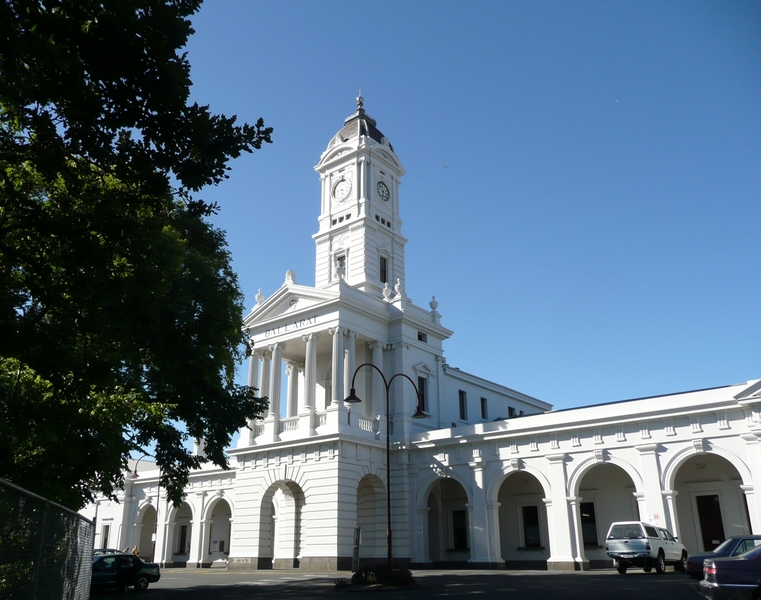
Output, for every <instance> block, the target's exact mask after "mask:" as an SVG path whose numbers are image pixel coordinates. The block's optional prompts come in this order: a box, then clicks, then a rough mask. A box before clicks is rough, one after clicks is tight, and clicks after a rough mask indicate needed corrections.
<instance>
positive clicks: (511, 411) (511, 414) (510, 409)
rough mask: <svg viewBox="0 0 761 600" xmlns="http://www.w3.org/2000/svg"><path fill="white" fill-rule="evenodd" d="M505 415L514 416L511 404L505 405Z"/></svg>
mask: <svg viewBox="0 0 761 600" xmlns="http://www.w3.org/2000/svg"><path fill="white" fill-rule="evenodd" d="M507 416H508V417H514V416H515V409H514V408H513V407H512V406H508V407H507Z"/></svg>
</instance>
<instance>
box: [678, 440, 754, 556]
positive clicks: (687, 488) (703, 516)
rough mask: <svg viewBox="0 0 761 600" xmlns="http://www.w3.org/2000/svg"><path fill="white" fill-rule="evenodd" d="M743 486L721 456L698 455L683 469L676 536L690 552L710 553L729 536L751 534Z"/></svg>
mask: <svg viewBox="0 0 761 600" xmlns="http://www.w3.org/2000/svg"><path fill="white" fill-rule="evenodd" d="M742 483H743V481H742V477H741V476H740V473H739V472H738V470H737V469H736V468H735V467H734V465H732V463H730V462H729V461H728V460H727V459H726V458H724V457H722V456H719V455H717V454H711V453H708V454H695V455H693V456H691V457H690V458H688V459H687V460H685V461H684V463H682V464H681V465H680V466H679V469H678V470H677V472H676V477H675V479H674V491H675V492H676V497H675V498H674V505H675V512H676V519H675V520H676V523H677V526H678V527H677V532H675V533H677V534H678V536H679V541H681V542H682V543H683V544H684V546H685V548H687V552H689V553H690V554H696V553H698V552H707V551H709V550H713V549H714V548H715V547H716V546H718V545H719V544H720V543H721V542H722V541H724V540H725V539H726V538H728V537H732V536H734V535H743V534H747V533H750V518H749V516H748V505H747V502H746V499H745V494H744V492H743V490H742V488H741V487H740V486H741V485H742Z"/></svg>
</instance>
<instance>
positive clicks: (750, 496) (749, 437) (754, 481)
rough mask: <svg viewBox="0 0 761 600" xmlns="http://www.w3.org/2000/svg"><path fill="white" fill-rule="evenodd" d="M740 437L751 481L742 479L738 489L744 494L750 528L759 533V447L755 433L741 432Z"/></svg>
mask: <svg viewBox="0 0 761 600" xmlns="http://www.w3.org/2000/svg"><path fill="white" fill-rule="evenodd" d="M756 431H758V430H756ZM740 437H741V438H742V439H743V440H745V444H746V448H747V450H748V458H747V459H746V461H747V463H748V467H749V468H750V476H751V481H743V482H742V485H741V486H740V489H741V490H742V491H743V493H744V494H745V500H746V502H747V505H748V516H749V517H750V523H749V525H750V530H751V532H752V533H754V534H761V448H760V447H759V439H758V436H757V435H756V433H747V434H741V435H740Z"/></svg>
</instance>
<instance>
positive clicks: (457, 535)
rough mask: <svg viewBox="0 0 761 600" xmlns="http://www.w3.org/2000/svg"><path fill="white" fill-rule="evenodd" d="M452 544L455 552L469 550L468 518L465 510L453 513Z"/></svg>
mask: <svg viewBox="0 0 761 600" xmlns="http://www.w3.org/2000/svg"><path fill="white" fill-rule="evenodd" d="M452 542H453V546H452V547H453V548H454V549H455V550H467V549H468V516H467V513H466V511H464V510H453V511H452Z"/></svg>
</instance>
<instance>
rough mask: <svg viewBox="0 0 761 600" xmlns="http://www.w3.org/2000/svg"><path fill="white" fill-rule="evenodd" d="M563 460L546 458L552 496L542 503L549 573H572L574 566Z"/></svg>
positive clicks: (555, 455)
mask: <svg viewBox="0 0 761 600" xmlns="http://www.w3.org/2000/svg"><path fill="white" fill-rule="evenodd" d="M565 459H566V455H565V454H554V455H550V456H548V457H547V460H548V462H549V473H550V486H551V490H552V491H551V493H552V496H551V497H550V498H545V499H544V503H545V505H546V507H547V525H548V528H549V534H550V557H549V558H548V559H547V569H548V570H550V571H573V570H575V564H576V563H575V561H574V558H573V548H572V546H571V540H572V539H573V538H572V531H571V523H570V518H569V512H570V511H569V510H568V501H567V498H566V489H567V487H568V481H567V478H566V472H565Z"/></svg>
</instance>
